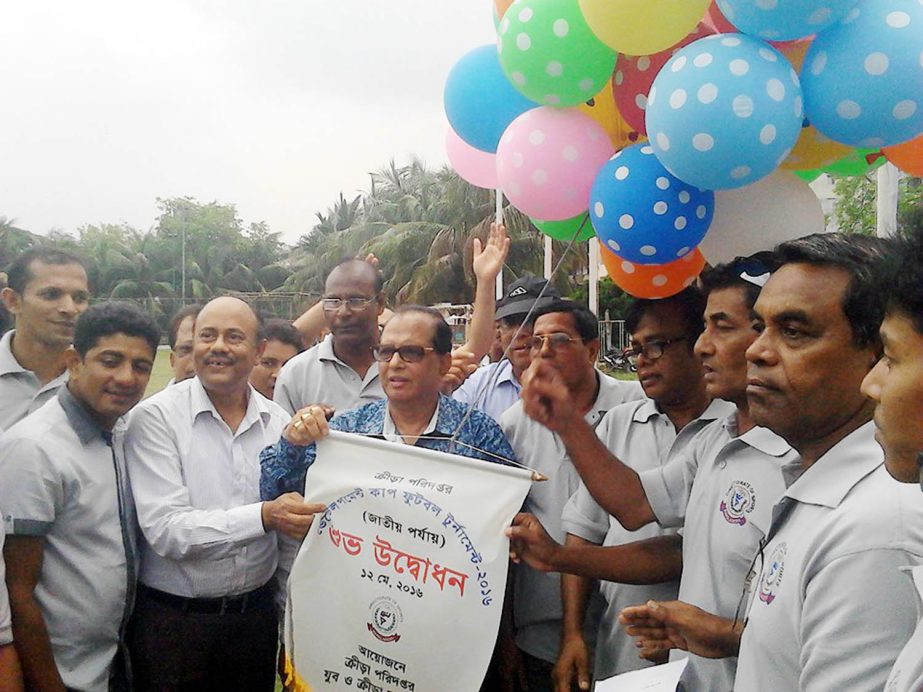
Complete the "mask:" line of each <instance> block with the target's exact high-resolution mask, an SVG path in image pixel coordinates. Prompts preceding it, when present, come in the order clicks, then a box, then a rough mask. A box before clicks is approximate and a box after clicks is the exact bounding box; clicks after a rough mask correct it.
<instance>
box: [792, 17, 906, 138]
mask: <svg viewBox="0 0 923 692" xmlns="http://www.w3.org/2000/svg"><path fill="white" fill-rule="evenodd" d="M801 78H802V80H803V84H804V98H805V111H806V113H807V117H808V119H809V120H810V121H811V123H812V124H813V125H814V126H815V127H816V128H817V129H818V130H820V131H821V132H823V133H824V134H825V135H827V136H828V137H830V138H831V139H834V140H836V141H838V142H842V143H843V144H848V145H849V146H854V147H865V148H878V147H882V146H889V145H892V144H898V143H900V142H905V141H907V140H909V139H912V138H913V137H915V136H916V135H918V134H920V133H923V2H920V0H861V1H860V2H859V4H857V5H856V6H855V7H854V8H853V9H852V10H851V11H850V12H849V13H848V14H847V15H846V16H845V17H844V18H843V19H842V21H840V23H838V24H836V25H835V26H833V27H831V28H830V29H828V30H827V31H825V32H823V33H821V34H819V35H818V37H817V38H816V39H814V43H812V44H811V48H810V50H809V51H808V55H807V57H806V58H805V64H804V69H803V70H802V72H801Z"/></svg>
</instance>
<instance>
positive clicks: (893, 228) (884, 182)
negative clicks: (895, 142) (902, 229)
mask: <svg viewBox="0 0 923 692" xmlns="http://www.w3.org/2000/svg"><path fill="white" fill-rule="evenodd" d="M899 175H900V174H899V172H898V170H897V168H896V167H895V166H894V164H893V163H890V162H888V163H886V164H885V165H884V166H881V167H880V168H879V169H878V185H877V190H876V192H877V194H876V195H875V212H876V214H875V217H876V220H875V234H876V235H877V236H878V237H879V238H890V237H892V236H894V235H896V234H897V192H898V190H897V181H898V177H899Z"/></svg>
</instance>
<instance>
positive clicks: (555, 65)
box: [497, 0, 615, 107]
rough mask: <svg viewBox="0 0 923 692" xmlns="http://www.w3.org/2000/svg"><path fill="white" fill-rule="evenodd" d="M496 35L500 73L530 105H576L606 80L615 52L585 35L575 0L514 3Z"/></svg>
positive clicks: (586, 29)
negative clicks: (502, 73)
mask: <svg viewBox="0 0 923 692" xmlns="http://www.w3.org/2000/svg"><path fill="white" fill-rule="evenodd" d="M498 33H499V38H498V42H497V48H498V50H499V53H500V65H501V67H502V68H503V71H504V73H505V74H506V76H507V78H508V79H509V80H510V83H511V84H512V85H513V86H514V87H515V88H516V89H517V90H518V91H519V92H520V93H521V94H523V95H524V96H525V97H526V98H529V99H532V100H533V101H535V102H536V103H540V104H542V105H545V106H558V107H565V106H576V105H579V104H581V103H583V102H585V101H587V100H589V99H591V98H592V97H593V95H594V94H596V93H597V92H599V91H600V90H601V89H602V88H603V86H604V85H605V84H606V82H607V81H608V80H609V78H610V77H611V76H612V70H613V68H614V67H615V52H614V51H613V50H612V49H611V48H609V47H608V46H606V45H605V44H603V43H602V42H601V41H600V40H599V39H598V38H596V35H595V34H594V33H593V32H592V31H591V30H590V27H589V26H588V25H587V23H586V20H585V19H584V18H583V15H582V14H581V13H580V8H579V7H578V5H577V0H518V1H517V2H515V3H513V5H512V6H510V8H509V9H508V10H507V11H506V14H505V15H503V19H502V20H501V21H500V28H499V32H498Z"/></svg>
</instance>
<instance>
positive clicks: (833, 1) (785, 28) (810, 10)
mask: <svg viewBox="0 0 923 692" xmlns="http://www.w3.org/2000/svg"><path fill="white" fill-rule="evenodd" d="M857 1H858V0H717V5H718V7H719V8H720V9H721V12H722V14H723V15H724V16H725V17H726V18H727V19H728V21H730V22H731V23H733V24H734V26H736V27H737V29H738V30H739V31H741V32H743V33H745V34H751V35H752V36H757V37H759V38H761V39H764V40H766V41H788V40H791V39H795V38H803V37H805V36H810V35H811V34H816V33H817V32H819V31H823V30H824V29H826V28H827V27H828V26H830V25H831V24H833V23H834V22H836V21H837V20H839V19H841V18H842V17H844V16H845V15H846V13H847V12H849V10H850V9H852V7H853V6H854V5H855V4H856V2H857Z"/></svg>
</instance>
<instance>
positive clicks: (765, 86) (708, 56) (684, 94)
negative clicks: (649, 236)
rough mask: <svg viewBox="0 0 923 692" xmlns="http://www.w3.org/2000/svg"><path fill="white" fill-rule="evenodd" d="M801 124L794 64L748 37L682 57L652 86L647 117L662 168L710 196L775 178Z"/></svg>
mask: <svg viewBox="0 0 923 692" xmlns="http://www.w3.org/2000/svg"><path fill="white" fill-rule="evenodd" d="M802 120H803V106H802V95H801V86H800V84H799V80H798V75H797V74H796V73H795V70H794V69H793V68H792V66H791V63H789V62H788V60H787V59H786V58H785V57H784V56H783V55H782V54H781V53H779V52H778V51H777V50H776V49H775V48H773V47H772V46H770V45H769V44H767V43H765V42H763V41H760V40H758V39H755V38H753V37H751V36H745V35H743V34H719V35H716V36H708V37H706V38H703V39H700V40H698V41H696V42H695V43H693V44H691V45H689V46H686V47H685V48H683V49H682V50H681V51H679V52H678V53H677V54H676V55H674V56H673V58H672V59H671V60H670V61H669V62H668V63H667V64H666V65H665V66H664V68H663V69H662V70H661V71H660V73H659V74H658V75H657V78H656V79H655V80H654V84H653V86H652V87H651V92H650V95H649V98H648V103H647V111H646V124H647V133H648V137H649V138H650V141H651V145H652V146H653V147H654V153H655V154H656V155H657V158H658V159H660V162H661V163H663V165H664V166H665V167H666V168H667V170H669V171H670V172H671V173H673V175H675V176H676V177H678V178H680V179H681V180H684V181H686V182H687V183H689V184H691V185H695V186H697V187H700V188H703V189H706V190H724V189H731V188H737V187H741V186H743V185H748V184H750V183H752V182H754V181H756V180H759V179H760V178H762V177H764V176H766V175H768V174H769V173H771V172H772V171H773V170H774V169H775V168H776V167H778V165H779V163H781V162H782V161H783V160H784V159H785V158H786V157H787V156H788V153H789V151H790V150H791V149H792V147H793V146H794V145H795V142H796V141H797V140H798V136H799V134H800V133H801V126H802Z"/></svg>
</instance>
